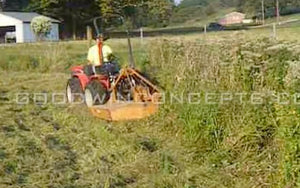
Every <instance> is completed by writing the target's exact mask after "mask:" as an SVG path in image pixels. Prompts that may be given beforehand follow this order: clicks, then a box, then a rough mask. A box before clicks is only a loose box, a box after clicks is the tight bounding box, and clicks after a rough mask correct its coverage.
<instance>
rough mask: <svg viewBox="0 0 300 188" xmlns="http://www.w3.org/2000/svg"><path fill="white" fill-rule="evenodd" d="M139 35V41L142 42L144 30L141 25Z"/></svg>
mask: <svg viewBox="0 0 300 188" xmlns="http://www.w3.org/2000/svg"><path fill="white" fill-rule="evenodd" d="M140 36H141V43H143V41H144V31H143V28H142V27H141V28H140Z"/></svg>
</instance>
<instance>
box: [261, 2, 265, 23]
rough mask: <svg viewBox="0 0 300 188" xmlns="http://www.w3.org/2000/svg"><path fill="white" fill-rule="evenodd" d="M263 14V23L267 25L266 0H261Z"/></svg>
mask: <svg viewBox="0 0 300 188" xmlns="http://www.w3.org/2000/svg"><path fill="white" fill-rule="evenodd" d="M261 15H262V22H263V25H265V0H261Z"/></svg>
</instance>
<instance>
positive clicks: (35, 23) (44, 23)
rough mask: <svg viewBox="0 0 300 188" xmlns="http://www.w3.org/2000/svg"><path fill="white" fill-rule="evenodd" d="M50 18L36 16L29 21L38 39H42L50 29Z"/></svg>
mask: <svg viewBox="0 0 300 188" xmlns="http://www.w3.org/2000/svg"><path fill="white" fill-rule="evenodd" d="M51 25H52V24H51V20H50V19H49V18H47V17H45V16H37V17H35V18H33V19H32V21H31V29H32V31H33V32H34V33H35V35H36V38H37V40H38V41H41V40H44V39H45V38H46V36H47V35H48V34H49V33H50V31H51Z"/></svg>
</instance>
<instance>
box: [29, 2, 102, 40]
mask: <svg viewBox="0 0 300 188" xmlns="http://www.w3.org/2000/svg"><path fill="white" fill-rule="evenodd" d="M28 9H30V10H33V11H37V12H39V13H42V14H44V15H47V16H50V17H54V18H57V19H59V20H61V21H63V22H64V26H65V27H64V28H65V30H68V31H71V32H72V35H73V39H76V38H77V30H78V29H82V30H85V24H78V23H87V22H88V21H90V20H91V19H92V18H93V17H96V16H98V15H100V10H99V7H98V5H97V3H96V1H95V0H31V1H30V6H29V8H28Z"/></svg>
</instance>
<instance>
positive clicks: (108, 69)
mask: <svg viewBox="0 0 300 188" xmlns="http://www.w3.org/2000/svg"><path fill="white" fill-rule="evenodd" d="M119 71H120V69H119V67H118V65H117V64H116V63H113V62H108V63H104V64H103V65H100V66H93V65H86V66H85V67H84V73H85V74H86V75H87V76H93V75H104V76H109V75H116V74H118V73H119Z"/></svg>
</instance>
